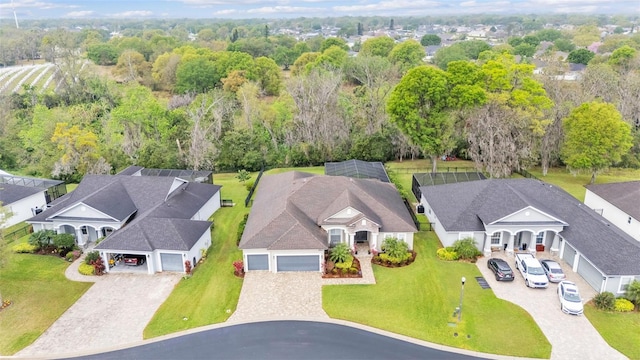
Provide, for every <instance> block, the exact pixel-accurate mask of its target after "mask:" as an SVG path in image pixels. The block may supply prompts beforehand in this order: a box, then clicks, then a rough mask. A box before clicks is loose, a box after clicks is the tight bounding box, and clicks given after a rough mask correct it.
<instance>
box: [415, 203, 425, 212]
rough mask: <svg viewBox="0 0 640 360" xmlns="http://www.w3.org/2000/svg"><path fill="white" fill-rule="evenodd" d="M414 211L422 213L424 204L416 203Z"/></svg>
mask: <svg viewBox="0 0 640 360" xmlns="http://www.w3.org/2000/svg"><path fill="white" fill-rule="evenodd" d="M416 212H417V213H418V214H424V205H422V204H418V206H417V207H416Z"/></svg>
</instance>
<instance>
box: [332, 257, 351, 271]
mask: <svg viewBox="0 0 640 360" xmlns="http://www.w3.org/2000/svg"><path fill="white" fill-rule="evenodd" d="M351 265H353V256H351V255H349V256H348V257H347V258H346V259H345V260H344V261H341V262H336V263H335V265H334V267H336V268H338V269H348V268H350V267H351Z"/></svg>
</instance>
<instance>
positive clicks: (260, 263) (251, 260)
mask: <svg viewBox="0 0 640 360" xmlns="http://www.w3.org/2000/svg"><path fill="white" fill-rule="evenodd" d="M247 270H269V255H267V254H257V255H247Z"/></svg>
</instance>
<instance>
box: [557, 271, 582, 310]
mask: <svg viewBox="0 0 640 360" xmlns="http://www.w3.org/2000/svg"><path fill="white" fill-rule="evenodd" d="M558 299H560V310H562V312H563V313H566V314H571V315H582V313H583V312H584V307H583V305H582V298H581V297H580V293H579V292H578V287H577V286H576V284H575V283H573V282H571V281H568V280H564V281H560V283H559V284H558Z"/></svg>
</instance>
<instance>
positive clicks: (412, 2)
mask: <svg viewBox="0 0 640 360" xmlns="http://www.w3.org/2000/svg"><path fill="white" fill-rule="evenodd" d="M14 10H15V12H16V16H17V17H18V20H20V19H24V20H29V19H51V18H76V19H82V18H120V19H124V18H130V19H145V18H226V19H246V18H295V17H307V18H310V17H339V16H428V15H464V14H532V13H583V14H638V15H640V0H440V1H436V0H355V1H346V0H345V1H335V0H328V1H325V0H295V1H291V0H154V1H150V0H106V1H102V0H13V1H12V0H0V18H12V17H13V11H14Z"/></svg>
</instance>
